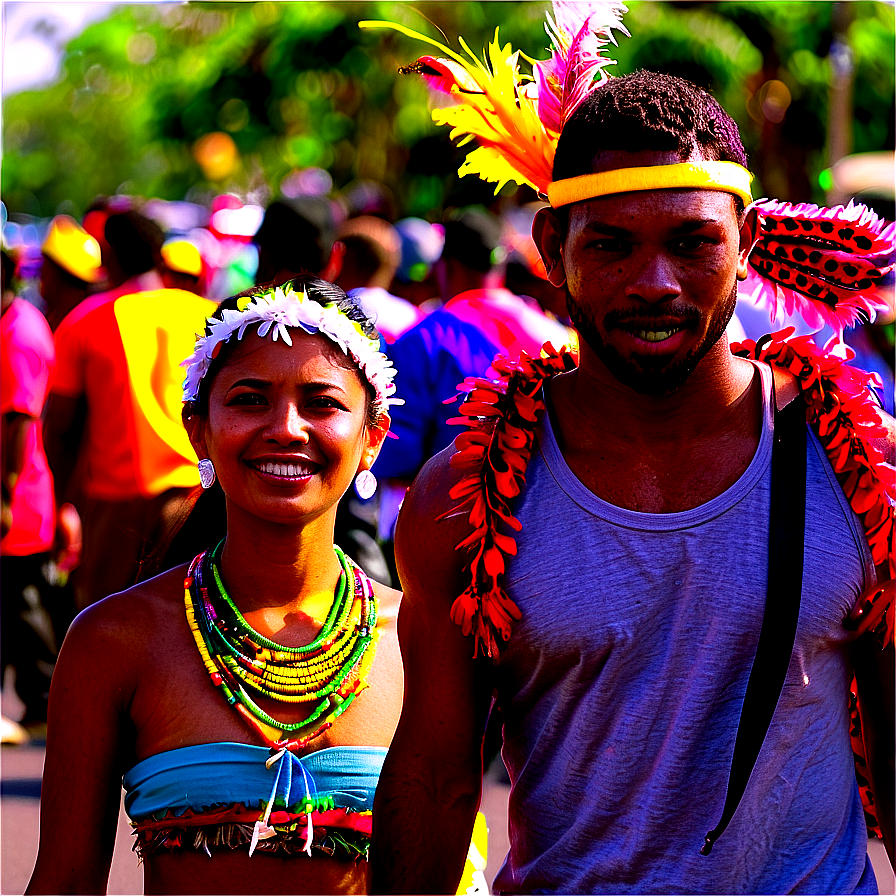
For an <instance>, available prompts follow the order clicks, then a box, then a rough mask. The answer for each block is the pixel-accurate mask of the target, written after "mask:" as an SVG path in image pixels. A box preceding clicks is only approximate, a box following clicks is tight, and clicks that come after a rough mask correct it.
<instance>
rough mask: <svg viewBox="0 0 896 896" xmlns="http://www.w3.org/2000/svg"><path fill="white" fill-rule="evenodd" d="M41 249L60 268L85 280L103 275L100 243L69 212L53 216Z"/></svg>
mask: <svg viewBox="0 0 896 896" xmlns="http://www.w3.org/2000/svg"><path fill="white" fill-rule="evenodd" d="M40 250H41V252H43V253H44V255H46V256H47V258H49V259H50V260H51V261H55V262H56V264H58V265H59V267H61V268H62V269H63V270H65V271H68V272H69V273H70V274H71V275H72V276H74V277H77V278H78V279H79V280H83V281H84V282H85V283H96V282H97V281H99V280H101V279H102V277H103V270H102V265H103V257H102V253H101V252H100V244H99V243H98V242H97V241H96V240H95V239H94V238H93V237H92V236H91V235H90V234H89V233H88V232H87V231H86V230H85V229H84V228H83V227H82V226H81V225H80V224H79V223H78V222H77V221H75V219H74V218H70V217H69V216H68V215H57V216H56V217H55V218H53V220H52V221H51V222H50V229H49V231H47V238H46V239H45V240H44V244H43V245H42V246H41V247H40Z"/></svg>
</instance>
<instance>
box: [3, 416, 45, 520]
mask: <svg viewBox="0 0 896 896" xmlns="http://www.w3.org/2000/svg"><path fill="white" fill-rule="evenodd" d="M36 419H37V418H35V417H32V416H30V415H28V414H21V413H17V412H16V411H11V412H10V413H8V414H4V415H3V424H2V425H3V435H2V439H3V447H2V451H0V464H2V478H0V492H2V521H0V532H2V534H3V535H6V533H7V532H8V531H9V529H10V527H11V526H12V493H13V490H14V489H15V486H16V482H17V480H18V478H19V476H20V474H21V472H22V470H23V469H24V468H25V447H26V444H27V437H28V429H29V427H31V426H34V424H35V422H36Z"/></svg>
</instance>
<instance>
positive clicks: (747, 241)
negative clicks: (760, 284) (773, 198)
mask: <svg viewBox="0 0 896 896" xmlns="http://www.w3.org/2000/svg"><path fill="white" fill-rule="evenodd" d="M760 236H761V227H760V225H759V212H757V211H756V209H755V208H751V209H749V210H748V211H747V213H746V214H745V215H744V223H743V224H741V226H740V250H739V254H738V256H737V279H738V280H746V279H747V273H748V271H749V259H750V253H751V252H752V251H753V246H755V245H756V243H758V242H759V237H760Z"/></svg>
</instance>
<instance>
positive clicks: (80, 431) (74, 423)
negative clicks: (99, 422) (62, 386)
mask: <svg viewBox="0 0 896 896" xmlns="http://www.w3.org/2000/svg"><path fill="white" fill-rule="evenodd" d="M86 418H87V404H86V401H85V399H84V397H83V396H81V397H78V398H72V397H69V396H67V395H60V394H59V393H57V392H51V393H50V397H49V399H48V402H47V412H46V415H45V418H44V432H43V437H44V451H45V452H46V454H47V463H48V464H49V465H50V471H51V472H52V474H53V493H54V495H55V496H56V536H55V544H54V550H53V559H54V561H55V562H56V564H57V566H59V568H60V569H61V570H64V571H65V572H71V570H73V569H74V568H75V567H76V566H77V565H78V563H79V562H80V558H81V518H80V516H79V515H78V511H77V510H76V509H75V506H74V504H72V503H70V502H71V500H72V498H73V495H71V494H70V492H71V487H72V479H73V476H74V472H75V469H76V467H77V464H78V458H79V455H80V451H81V440H82V438H83V436H84V424H85V421H86Z"/></svg>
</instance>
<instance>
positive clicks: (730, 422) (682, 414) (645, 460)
mask: <svg viewBox="0 0 896 896" xmlns="http://www.w3.org/2000/svg"><path fill="white" fill-rule="evenodd" d="M753 381H754V368H753V366H752V365H751V364H750V363H749V362H747V361H744V360H742V359H739V358H735V357H733V356H732V355H731V354H730V351H729V349H728V344H727V341H726V340H724V339H723V340H722V341H720V343H719V344H718V345H717V346H716V347H715V348H713V349H712V350H711V351H710V352H709V353H708V354H707V355H706V357H704V358H703V359H702V360H701V362H700V363H699V364H698V365H697V368H696V369H695V371H694V372H693V373H692V374H691V376H690V377H689V378H688V379H687V381H686V382H685V383H684V384H683V385H682V386H681V387H680V388H679V389H677V390H676V391H675V392H673V393H670V394H669V395H664V396H653V395H642V394H639V393H637V392H634V391H633V390H632V389H630V388H629V387H628V386H625V385H623V384H622V383H620V382H619V381H618V380H617V379H616V378H615V377H614V376H613V375H612V374H611V373H610V372H609V370H608V369H607V368H606V367H605V366H604V365H603V364H602V363H601V362H600V361H599V360H598V359H597V358H596V357H594V355H593V354H590V353H589V352H588V350H587V348H586V349H585V351H584V352H583V355H582V358H581V366H580V367H579V368H578V369H577V370H575V371H573V372H572V373H570V374H566V375H564V376H561V377H558V378H557V379H556V380H555V381H553V382H552V383H551V386H550V400H551V406H552V422H553V423H554V426H555V429H556V432H557V440H558V443H559V444H560V448H561V451H562V452H563V455H564V457H565V459H566V461H567V463H568V464H569V466H570V469H571V470H572V471H573V473H574V474H575V475H576V476H577V477H578V478H579V479H580V480H581V481H582V482H583V483H584V484H585V485H586V486H587V487H588V488H589V489H590V490H591V491H593V492H594V493H595V494H597V495H598V497H601V498H604V499H605V500H608V501H610V502H611V503H613V504H617V505H618V506H623V507H628V508H629V509H635V510H643V511H645V512H657V513H660V512H662V513H668V512H674V511H678V510H683V509H688V508H690V507H694V506H698V505H699V504H701V503H705V501H707V500H710V499H711V498H713V497H715V496H716V495H717V494H721V492H722V491H724V490H725V489H726V488H728V487H729V486H730V485H731V484H733V482H734V481H736V480H737V478H738V477H739V476H740V475H742V473H743V472H744V470H745V469H746V467H747V466H748V465H749V462H750V460H751V459H752V457H753V455H754V454H755V451H756V447H757V445H758V442H759V435H760V432H761V418H760V415H759V414H758V413H757V406H758V405H757V397H758V393H757V391H756V387H754V386H753Z"/></svg>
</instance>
